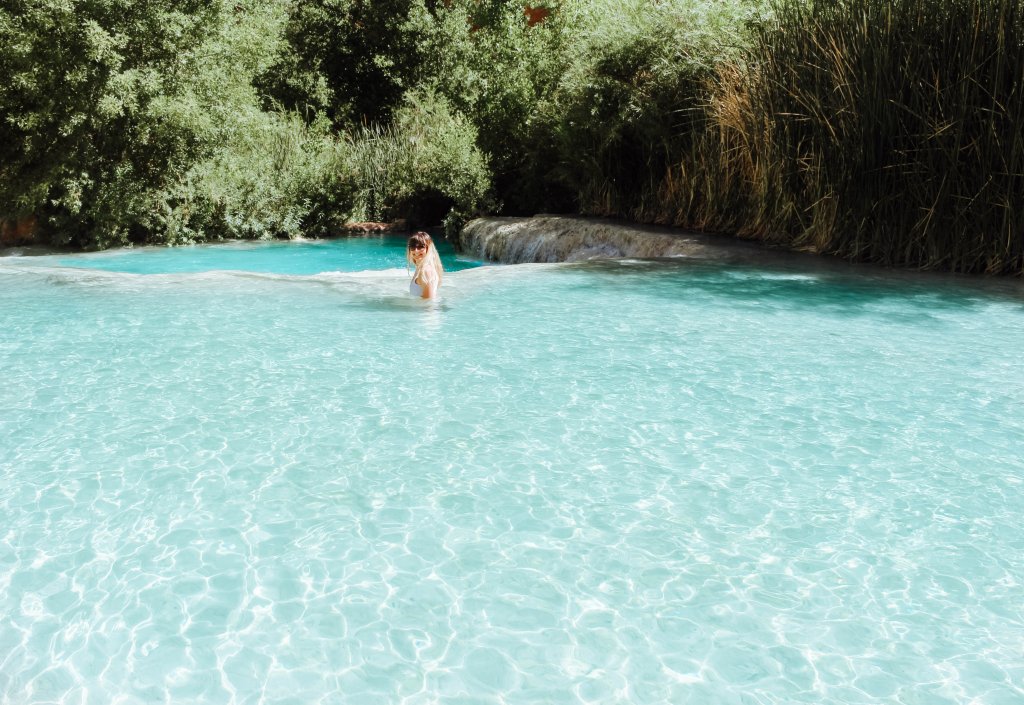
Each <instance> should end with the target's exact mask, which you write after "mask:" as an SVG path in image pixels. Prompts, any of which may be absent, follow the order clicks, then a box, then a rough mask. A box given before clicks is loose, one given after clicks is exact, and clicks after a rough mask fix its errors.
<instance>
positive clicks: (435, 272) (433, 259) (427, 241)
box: [405, 230, 444, 284]
mask: <svg viewBox="0 0 1024 705" xmlns="http://www.w3.org/2000/svg"><path fill="white" fill-rule="evenodd" d="M413 245H422V246H423V247H425V248H427V252H426V254H425V255H424V257H423V259H422V260H421V261H420V263H419V265H418V266H417V265H416V263H415V262H414V261H413V259H412V247H413ZM405 261H406V262H408V263H409V264H411V265H413V266H415V267H416V273H415V274H414V275H413V279H421V278H427V279H430V278H435V277H436V279H437V283H438V284H440V283H441V278H442V277H443V276H444V267H442V266H441V257H440V255H438V254H437V248H436V247H435V246H434V241H433V240H432V239H431V237H430V235H429V234H428V233H425V232H423V231H422V230H420V231H419V232H415V233H413V234H412V235H410V236H409V242H408V243H406V245H405ZM421 275H422V276H421Z"/></svg>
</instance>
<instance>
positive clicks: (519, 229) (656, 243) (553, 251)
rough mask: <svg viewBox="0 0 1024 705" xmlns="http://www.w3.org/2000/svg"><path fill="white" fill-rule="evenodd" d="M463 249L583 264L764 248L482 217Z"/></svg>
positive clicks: (486, 255) (743, 254)
mask: <svg viewBox="0 0 1024 705" xmlns="http://www.w3.org/2000/svg"><path fill="white" fill-rule="evenodd" d="M458 246H459V248H460V249H461V250H462V251H463V252H465V253H467V254H469V255H471V256H474V257H478V258H480V259H484V260H489V261H492V262H504V263H506V264H519V263H523V262H578V261H581V260H589V259H606V258H610V257H631V258H638V259H650V258H655V257H693V258H697V259H713V260H725V261H735V260H746V259H749V258H751V255H753V254H754V252H755V251H756V252H759V253H762V254H761V257H763V256H764V254H763V253H764V252H765V251H764V250H763V249H762V248H760V247H755V246H752V245H751V244H750V243H747V242H742V241H738V240H734V239H731V238H724V237H721V236H715V235H705V234H701V233H694V232H688V231H685V230H676V229H672V228H665V227H658V226H647V225H637V224H633V223H624V222H621V221H618V222H617V221H610V220H602V219H599V218H583V217H576V216H557V215H539V216H534V217H532V218H499V217H487V218H477V219H476V220H472V221H470V222H469V223H467V224H466V226H465V227H464V228H463V229H462V232H461V233H460V234H459V242H458Z"/></svg>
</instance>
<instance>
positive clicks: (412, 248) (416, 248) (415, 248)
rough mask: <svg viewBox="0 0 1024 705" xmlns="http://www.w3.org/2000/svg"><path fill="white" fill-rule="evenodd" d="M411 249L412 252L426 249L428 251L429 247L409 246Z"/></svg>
mask: <svg viewBox="0 0 1024 705" xmlns="http://www.w3.org/2000/svg"><path fill="white" fill-rule="evenodd" d="M409 249H410V250H425V249H427V246H426V245H409Z"/></svg>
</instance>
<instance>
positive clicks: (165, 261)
mask: <svg viewBox="0 0 1024 705" xmlns="http://www.w3.org/2000/svg"><path fill="white" fill-rule="evenodd" d="M436 242H437V248H438V253H439V254H440V255H441V261H442V263H443V264H444V267H445V269H446V270H447V271H458V270H461V269H467V268H469V267H475V266H478V265H479V263H478V262H474V261H471V260H466V259H463V258H461V257H458V256H456V254H455V250H454V249H452V246H451V245H450V244H448V243H447V242H446V241H444V240H442V239H438V240H437V241H436ZM405 243H406V238H404V237H396V236H389V235H384V236H375V237H351V238H339V239H336V240H306V241H302V242H231V243H226V244H219V245H196V246H193V247H174V248H166V247H142V248H137V249H126V250H107V251H104V252H96V253H90V254H74V255H68V256H64V257H52V258H49V259H52V260H54V261H56V263H57V264H60V265H63V266H67V267H76V268H86V269H103V270H107V271H111V272H130V273H133V274H167V273H186V272H209V271H246V272H264V273H276V274H320V273H321V272H331V271H336V272H359V271H365V270H376V269H388V268H396V267H397V268H401V267H404V266H405Z"/></svg>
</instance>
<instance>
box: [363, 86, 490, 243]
mask: <svg viewBox="0 0 1024 705" xmlns="http://www.w3.org/2000/svg"><path fill="white" fill-rule="evenodd" d="M476 136H477V135H476V130H475V129H474V127H473V125H472V124H470V123H469V121H468V120H466V119H465V118H463V117H462V116H460V115H458V114H457V113H453V112H452V110H451V108H450V107H449V105H448V103H447V101H446V100H445V99H444V98H441V97H439V96H437V95H434V94H431V93H424V94H421V93H411V94H410V95H409V96H408V97H407V99H406V103H405V105H404V106H402V107H401V108H400V109H399V110H398V111H396V114H395V119H394V121H393V122H391V123H389V124H388V125H385V126H371V127H367V128H364V129H362V130H360V131H359V132H358V133H357V134H356V135H355V136H354V138H353V139H352V142H351V146H350V149H349V152H348V159H349V168H350V170H351V172H352V173H353V174H354V175H355V179H356V183H357V188H358V195H357V201H356V203H357V205H356V211H355V212H356V214H357V216H361V218H362V219H365V220H393V219H399V218H402V219H406V220H408V221H409V223H410V225H423V226H425V225H433V224H436V223H438V222H440V220H441V219H442V218H443V217H444V216H446V215H447V214H450V213H452V212H454V213H472V212H475V211H477V210H479V209H480V208H481V206H483V205H484V203H485V199H486V196H487V193H488V191H489V188H490V179H489V172H488V170H487V165H486V162H485V160H484V157H483V154H481V152H480V150H479V149H478V148H477V146H476Z"/></svg>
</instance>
